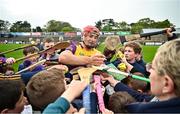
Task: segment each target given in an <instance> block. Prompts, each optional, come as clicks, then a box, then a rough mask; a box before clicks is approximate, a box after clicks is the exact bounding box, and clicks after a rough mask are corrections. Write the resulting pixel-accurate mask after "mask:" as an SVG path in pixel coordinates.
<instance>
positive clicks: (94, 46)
mask: <svg viewBox="0 0 180 114" xmlns="http://www.w3.org/2000/svg"><path fill="white" fill-rule="evenodd" d="M83 43H84V45H85V46H86V48H87V49H92V48H96V47H97V44H96V45H87V44H86V43H85V42H84V41H83Z"/></svg>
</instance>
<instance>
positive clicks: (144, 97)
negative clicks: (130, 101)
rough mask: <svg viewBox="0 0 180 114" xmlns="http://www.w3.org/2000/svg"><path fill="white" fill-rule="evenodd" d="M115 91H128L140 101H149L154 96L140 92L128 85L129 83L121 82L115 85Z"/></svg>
mask: <svg viewBox="0 0 180 114" xmlns="http://www.w3.org/2000/svg"><path fill="white" fill-rule="evenodd" d="M114 91H116V92H117V91H126V92H128V93H129V94H130V95H131V96H132V97H134V98H135V99H136V101H138V102H143V101H146V102H149V101H150V100H151V99H152V98H153V97H154V96H150V95H148V94H143V93H139V92H137V91H136V90H133V89H132V88H130V87H128V86H127V85H125V84H123V83H121V82H119V83H117V84H116V86H115V87H114Z"/></svg>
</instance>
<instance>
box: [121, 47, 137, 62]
mask: <svg viewBox="0 0 180 114" xmlns="http://www.w3.org/2000/svg"><path fill="white" fill-rule="evenodd" d="M124 55H125V57H126V59H127V61H133V60H135V58H136V56H137V55H136V54H135V52H134V50H133V48H131V47H125V49H124Z"/></svg>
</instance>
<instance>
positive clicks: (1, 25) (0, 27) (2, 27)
mask: <svg viewBox="0 0 180 114" xmlns="http://www.w3.org/2000/svg"><path fill="white" fill-rule="evenodd" d="M10 25H11V24H10V23H9V21H4V20H1V19H0V31H5V32H8V31H9V26H10Z"/></svg>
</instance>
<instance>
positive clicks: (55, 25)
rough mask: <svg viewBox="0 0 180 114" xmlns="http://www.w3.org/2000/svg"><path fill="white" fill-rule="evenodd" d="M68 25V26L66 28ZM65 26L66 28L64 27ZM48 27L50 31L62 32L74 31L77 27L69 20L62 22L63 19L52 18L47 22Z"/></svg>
mask: <svg viewBox="0 0 180 114" xmlns="http://www.w3.org/2000/svg"><path fill="white" fill-rule="evenodd" d="M65 27H67V28H65ZM63 28H65V29H63ZM46 29H47V31H48V32H61V31H64V30H65V31H66V30H68V31H69V30H70V31H74V30H75V28H74V27H72V26H71V24H69V23H68V22H62V21H56V20H50V21H49V22H48V23H47V24H46Z"/></svg>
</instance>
